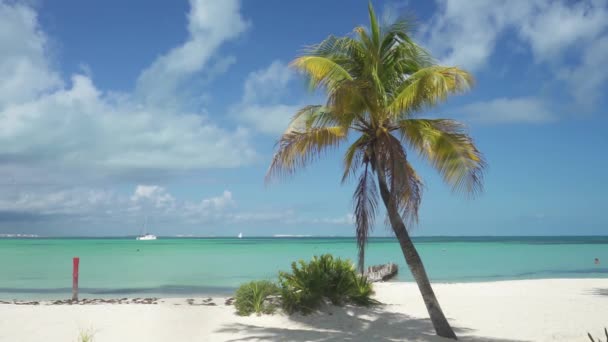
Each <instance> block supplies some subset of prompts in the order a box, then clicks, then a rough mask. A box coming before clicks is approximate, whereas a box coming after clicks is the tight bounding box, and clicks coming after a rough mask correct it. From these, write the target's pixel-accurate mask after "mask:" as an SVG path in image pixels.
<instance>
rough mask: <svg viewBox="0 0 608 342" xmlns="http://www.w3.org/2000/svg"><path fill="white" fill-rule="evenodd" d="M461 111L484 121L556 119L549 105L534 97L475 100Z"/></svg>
mask: <svg viewBox="0 0 608 342" xmlns="http://www.w3.org/2000/svg"><path fill="white" fill-rule="evenodd" d="M459 112H461V113H462V114H463V115H465V117H466V118H468V119H470V120H472V121H476V122H483V123H514V122H526V123H543V122H549V121H553V120H555V116H554V115H553V114H552V112H551V111H550V110H549V108H548V107H547V105H546V104H545V103H544V102H543V101H542V100H540V99H537V98H533V97H523V98H498V99H493V100H489V101H481V102H474V103H471V104H468V105H466V106H464V107H462V108H461V109H460V110H459Z"/></svg>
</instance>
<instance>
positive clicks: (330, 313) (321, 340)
mask: <svg viewBox="0 0 608 342" xmlns="http://www.w3.org/2000/svg"><path fill="white" fill-rule="evenodd" d="M383 307H384V308H386V307H387V306H380V307H377V308H357V307H350V306H347V307H343V308H341V307H331V308H327V309H325V310H323V311H322V312H320V313H316V314H313V315H309V316H302V315H297V314H294V315H291V316H290V317H289V318H290V319H291V320H293V321H296V322H298V323H301V324H302V325H305V326H307V327H308V329H288V328H279V327H260V326H256V325H250V324H241V323H235V324H229V325H225V326H224V327H222V328H221V329H219V330H218V332H221V333H228V334H236V333H238V334H239V335H246V336H245V337H239V338H234V339H231V340H228V341H234V342H235V341H316V342H338V341H361V342H364V341H365V342H367V341H380V342H387V341H417V342H440V341H441V342H445V341H451V340H448V339H444V338H440V337H437V336H436V335H435V332H434V330H433V326H432V325H431V322H430V320H429V319H419V318H413V317H410V316H408V315H405V314H402V313H396V312H387V311H385V310H383ZM309 329H310V330H309ZM454 330H455V332H456V334H457V335H458V336H459V340H460V341H472V342H482V341H483V342H524V341H522V340H510V339H496V338H489V337H483V336H475V334H474V332H475V330H473V329H468V328H463V327H454Z"/></svg>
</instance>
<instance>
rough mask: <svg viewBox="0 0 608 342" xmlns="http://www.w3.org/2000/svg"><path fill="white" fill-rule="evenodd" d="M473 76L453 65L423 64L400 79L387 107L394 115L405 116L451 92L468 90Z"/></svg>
mask: <svg viewBox="0 0 608 342" xmlns="http://www.w3.org/2000/svg"><path fill="white" fill-rule="evenodd" d="M472 84H473V77H472V76H471V74H469V73H468V72H466V71H464V70H461V69H459V68H456V67H443V66H430V67H426V68H422V69H420V70H418V71H417V72H415V73H414V74H412V75H411V76H409V77H408V78H407V79H406V80H405V81H403V83H402V86H401V87H400V88H399V89H397V91H396V92H395V94H394V98H393V99H392V101H391V103H390V104H389V105H388V107H387V112H389V113H390V115H391V116H392V117H393V118H398V117H406V116H409V115H410V114H411V113H413V112H417V111H420V110H422V109H424V108H426V107H432V106H434V105H436V104H438V103H439V102H442V101H445V100H446V99H447V97H448V95H450V94H455V93H461V92H464V91H466V90H468V89H469V88H470V87H471V86H472Z"/></svg>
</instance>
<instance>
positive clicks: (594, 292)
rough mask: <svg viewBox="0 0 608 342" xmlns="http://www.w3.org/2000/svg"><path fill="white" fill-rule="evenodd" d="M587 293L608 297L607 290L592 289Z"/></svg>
mask: <svg viewBox="0 0 608 342" xmlns="http://www.w3.org/2000/svg"><path fill="white" fill-rule="evenodd" d="M589 293H590V294H591V295H594V296H608V288H601V287H598V288H594V289H591V290H590V291H589Z"/></svg>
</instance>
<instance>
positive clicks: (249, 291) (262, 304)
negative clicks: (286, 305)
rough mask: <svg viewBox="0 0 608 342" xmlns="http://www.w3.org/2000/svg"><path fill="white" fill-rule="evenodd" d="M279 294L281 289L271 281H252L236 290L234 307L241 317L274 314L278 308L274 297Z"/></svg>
mask: <svg viewBox="0 0 608 342" xmlns="http://www.w3.org/2000/svg"><path fill="white" fill-rule="evenodd" d="M279 293H280V290H279V287H278V286H277V285H276V284H275V283H273V282H271V281H268V280H258V281H251V282H248V283H246V284H243V285H241V286H240V287H239V288H238V289H237V290H236V294H235V300H234V306H235V307H236V311H237V313H238V314H239V315H241V316H249V315H251V314H252V313H255V314H257V315H261V314H272V313H274V311H275V310H276V308H277V306H278V304H277V303H276V301H275V300H273V297H274V296H277V295H279Z"/></svg>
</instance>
